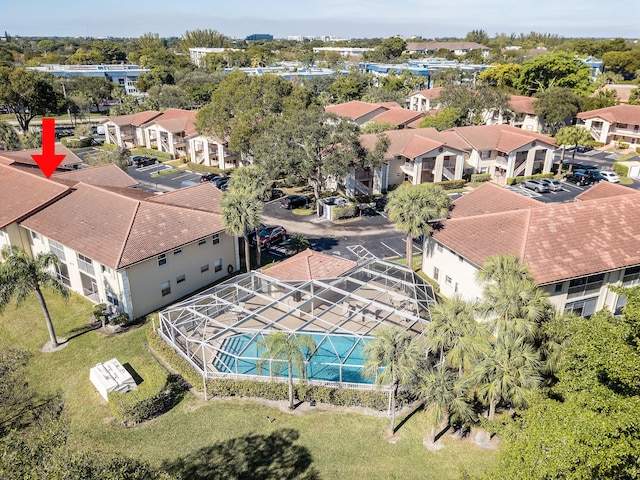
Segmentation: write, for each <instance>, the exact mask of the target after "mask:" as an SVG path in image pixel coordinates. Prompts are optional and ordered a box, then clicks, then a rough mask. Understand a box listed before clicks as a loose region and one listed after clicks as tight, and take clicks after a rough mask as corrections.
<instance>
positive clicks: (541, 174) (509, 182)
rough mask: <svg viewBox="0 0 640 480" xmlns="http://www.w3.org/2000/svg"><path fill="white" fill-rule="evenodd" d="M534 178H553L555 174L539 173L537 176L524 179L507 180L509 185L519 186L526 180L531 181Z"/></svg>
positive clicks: (511, 178) (527, 176)
mask: <svg viewBox="0 0 640 480" xmlns="http://www.w3.org/2000/svg"><path fill="white" fill-rule="evenodd" d="M533 178H553V173H537V174H535V175H525V176H522V177H509V178H507V185H517V184H518V183H522V182H524V181H525V180H531V179H533Z"/></svg>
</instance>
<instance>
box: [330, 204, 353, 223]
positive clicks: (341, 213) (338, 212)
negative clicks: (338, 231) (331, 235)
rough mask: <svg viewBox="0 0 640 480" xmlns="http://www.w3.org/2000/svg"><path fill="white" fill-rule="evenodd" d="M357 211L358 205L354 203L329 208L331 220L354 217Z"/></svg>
mask: <svg viewBox="0 0 640 480" xmlns="http://www.w3.org/2000/svg"><path fill="white" fill-rule="evenodd" d="M357 212H358V206H357V205H356V204H354V203H351V204H348V205H345V206H343V207H333V208H332V209H331V220H340V219H341V218H351V217H355V216H356V213H357Z"/></svg>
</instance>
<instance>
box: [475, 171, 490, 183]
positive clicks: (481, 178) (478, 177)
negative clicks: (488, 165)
mask: <svg viewBox="0 0 640 480" xmlns="http://www.w3.org/2000/svg"><path fill="white" fill-rule="evenodd" d="M489 180H491V174H490V173H474V174H473V175H471V181H472V182H478V183H480V182H488V181H489Z"/></svg>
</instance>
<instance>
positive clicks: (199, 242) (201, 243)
mask: <svg viewBox="0 0 640 480" xmlns="http://www.w3.org/2000/svg"><path fill="white" fill-rule="evenodd" d="M205 243H207V239H206V238H201V239H200V240H198V245H204V244H205Z"/></svg>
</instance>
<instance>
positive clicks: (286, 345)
mask: <svg viewBox="0 0 640 480" xmlns="http://www.w3.org/2000/svg"><path fill="white" fill-rule="evenodd" d="M260 350H264V352H263V353H262V354H261V355H260V360H258V362H257V363H256V370H257V371H260V370H262V366H263V365H264V363H265V362H266V361H267V360H268V361H269V373H270V374H274V373H275V374H276V375H279V374H281V373H282V371H283V370H284V367H285V365H286V368H287V378H288V383H289V410H293V409H294V403H293V397H294V395H293V373H294V371H296V372H297V373H298V376H300V377H301V378H306V376H307V367H306V363H307V362H308V361H309V359H310V358H311V357H312V356H313V354H314V353H315V351H316V342H315V341H314V340H313V337H312V336H310V335H303V334H300V335H298V334H295V333H289V334H287V333H285V332H274V333H271V334H269V335H267V336H266V337H263V338H262V339H260V341H259V342H258V351H260ZM274 364H275V365H274Z"/></svg>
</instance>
